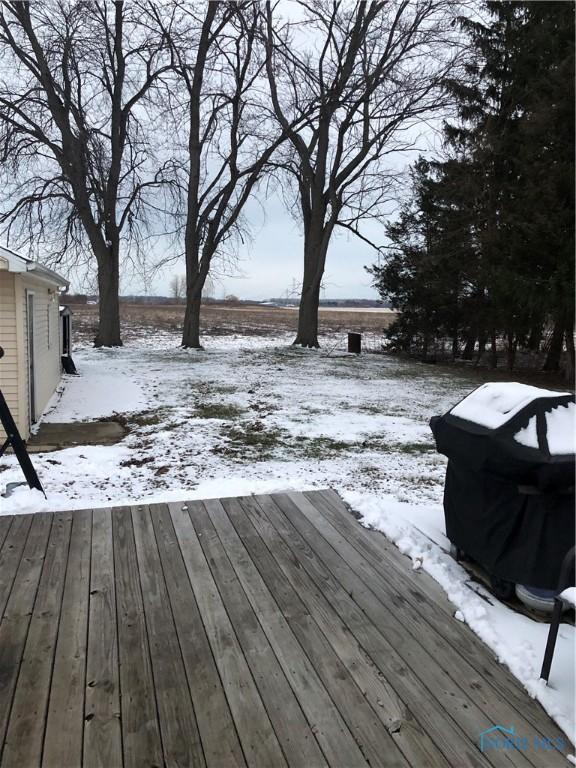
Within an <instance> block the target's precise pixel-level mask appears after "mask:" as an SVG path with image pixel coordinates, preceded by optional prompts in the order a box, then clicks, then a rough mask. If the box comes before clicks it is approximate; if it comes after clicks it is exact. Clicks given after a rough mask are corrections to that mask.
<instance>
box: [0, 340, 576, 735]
mask: <svg viewBox="0 0 576 768" xmlns="http://www.w3.org/2000/svg"><path fill="white" fill-rule="evenodd" d="M290 340H291V337H289V336H285V337H277V338H260V337H249V338H246V337H234V336H226V337H223V336H219V337H212V338H208V339H206V343H207V349H206V351H191V350H182V349H179V348H178V346H177V344H178V337H177V335H176V334H175V333H174V334H172V333H168V332H158V333H156V334H151V335H149V336H147V337H146V338H141V339H139V340H136V341H134V342H132V343H131V344H130V345H129V346H127V347H124V348H120V349H100V350H95V349H92V348H89V347H84V348H82V349H80V350H77V351H76V352H75V354H74V358H75V362H76V365H77V367H78V369H79V371H80V373H81V376H79V377H66V379H65V381H64V384H63V386H62V387H61V391H60V392H59V393H58V394H57V395H56V396H55V398H54V399H53V401H52V403H51V405H50V407H49V409H48V411H47V413H46V415H45V416H44V419H45V420H46V421H53V422H67V421H83V420H89V419H97V418H109V417H113V416H114V415H115V414H118V415H119V417H120V418H121V420H122V421H123V422H124V423H125V424H126V427H127V428H128V434H127V436H126V438H125V439H124V440H123V441H122V442H120V443H118V444H117V445H114V446H94V447H88V446H84V447H82V446H79V447H75V448H69V449H66V450H61V451H55V452H52V453H46V454H38V455H35V456H34V457H33V461H34V464H35V466H36V468H37V471H38V474H39V475H40V478H41V480H42V483H43V485H44V487H45V489H46V492H47V495H48V500H44V498H43V496H42V495H41V494H40V493H38V492H37V491H29V490H27V489H19V490H18V491H17V492H15V493H14V495H13V496H11V497H10V498H9V499H0V512H1V513H2V514H14V513H23V512H30V511H42V510H50V511H55V510H59V509H74V508H76V509H78V508H86V507H96V506H106V505H111V504H127V503H136V502H152V501H161V500H162V501H165V500H180V499H192V498H208V497H216V496H235V495H240V494H248V493H268V492H272V491H281V490H288V489H290V490H302V489H312V488H326V487H331V488H334V489H336V490H337V491H339V492H340V493H341V495H342V496H343V497H344V499H345V500H346V501H347V502H348V503H349V504H350V505H351V506H352V507H353V508H354V509H355V510H356V511H358V512H359V513H360V514H361V515H362V516H363V517H362V520H363V522H364V524H365V525H368V526H371V527H374V528H376V529H378V530H381V531H383V532H384V533H385V534H386V535H387V536H388V537H389V538H391V539H392V540H393V541H395V542H396V544H397V545H398V547H399V548H400V550H401V551H402V552H404V553H406V554H407V555H409V556H410V557H411V558H412V559H413V561H414V564H415V567H422V568H424V569H425V570H426V571H428V572H429V573H430V574H431V575H432V576H433V577H434V578H435V579H437V580H438V581H439V582H440V584H442V586H443V587H444V588H445V590H446V592H447V593H448V596H449V598H450V599H451V600H452V602H453V603H454V605H455V614H456V619H455V620H457V619H459V620H461V621H465V622H466V623H468V624H469V625H470V626H471V627H472V629H473V630H474V631H475V632H476V633H477V634H478V635H479V636H480V637H481V638H482V639H483V640H484V642H486V643H487V644H488V645H489V646H490V647H491V648H492V649H493V650H494V652H495V653H496V654H497V656H498V658H499V659H500V660H501V661H503V662H504V663H506V664H507V665H508V666H509V667H510V669H511V670H512V672H513V673H514V674H515V675H516V676H517V677H518V678H519V679H520V680H521V681H522V682H523V683H524V685H525V687H526V688H527V690H528V691H529V692H530V694H531V695H533V696H535V697H537V698H538V699H539V700H540V701H541V702H542V704H543V705H544V707H545V708H546V709H547V711H548V712H549V713H550V714H551V716H552V717H554V719H555V720H556V721H557V722H558V723H559V725H560V726H561V727H562V728H563V729H564V731H565V732H566V733H567V734H568V735H569V736H570V737H571V738H572V739H573V733H574V640H575V632H574V627H572V626H569V625H562V627H561V629H560V636H559V639H558V645H557V649H556V655H555V658H554V663H553V666H552V674H551V677H550V684H549V685H548V686H544V685H542V684H541V683H540V681H539V680H538V675H539V671H540V665H541V662H542V656H543V652H544V646H545V643H546V636H547V630H548V626H547V625H546V624H542V623H539V622H537V621H533V620H531V619H529V618H527V617H525V616H522V615H519V614H517V613H515V612H513V611H511V610H510V609H508V608H507V607H505V606H503V605H502V604H500V603H498V602H497V601H496V600H495V599H494V598H493V597H492V596H490V595H489V594H488V593H487V592H486V591H485V590H484V589H483V588H482V587H480V586H479V585H478V584H476V583H474V582H471V581H470V579H469V577H468V575H467V574H466V572H465V571H464V570H463V569H462V568H461V567H460V566H459V565H457V564H456V563H455V562H454V561H453V560H452V559H451V558H450V557H449V555H448V554H447V549H448V541H447V539H446V537H445V534H444V519H443V512H442V490H443V480H444V471H445V459H444V458H443V457H442V456H439V455H438V454H436V452H435V451H434V443H433V439H432V435H431V433H430V429H429V427H428V421H429V419H430V416H432V415H434V414H441V413H444V412H445V411H446V410H448V408H449V407H450V406H451V405H453V404H454V403H455V402H457V401H458V400H460V399H461V398H462V397H463V396H464V395H465V394H466V393H467V392H469V391H470V390H471V389H473V388H474V387H475V386H477V385H478V384H479V383H481V382H479V381H478V380H477V379H474V378H472V377H468V378H467V377H466V376H465V375H453V374H451V373H450V374H448V373H446V372H444V371H439V370H435V369H434V368H432V367H430V366H426V365H421V364H418V363H414V362H407V361H402V360H398V359H395V358H393V357H388V356H381V355H363V356H361V357H359V358H358V357H356V356H352V355H348V354H346V353H344V352H343V349H344V343H343V338H329V339H326V340H325V341H324V345H323V348H322V349H321V350H317V351H303V350H298V349H294V348H292V347H290V346H289V342H290ZM20 479H21V476H20V470H19V468H18V466H17V464H16V463H15V459H14V458H13V457H6V456H5V457H3V458H2V459H1V460H0V487H3V486H5V485H6V483H8V482H11V481H19V480H20Z"/></svg>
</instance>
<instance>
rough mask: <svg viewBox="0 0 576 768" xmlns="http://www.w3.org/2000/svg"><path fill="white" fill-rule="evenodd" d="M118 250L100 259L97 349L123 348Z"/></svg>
mask: <svg viewBox="0 0 576 768" xmlns="http://www.w3.org/2000/svg"><path fill="white" fill-rule="evenodd" d="M119 287H120V268H119V258H118V248H114V247H113V246H111V247H110V248H109V249H108V250H107V252H106V253H105V254H104V255H103V256H102V255H101V257H100V258H99V259H98V333H97V334H96V338H95V339H94V346H95V347H121V346H122V339H121V336H120V298H119Z"/></svg>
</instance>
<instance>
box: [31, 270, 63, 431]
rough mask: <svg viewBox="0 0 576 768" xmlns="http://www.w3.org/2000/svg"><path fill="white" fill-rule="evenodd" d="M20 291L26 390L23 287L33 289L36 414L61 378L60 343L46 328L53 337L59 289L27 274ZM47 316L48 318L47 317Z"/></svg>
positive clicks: (48, 398)
mask: <svg viewBox="0 0 576 768" xmlns="http://www.w3.org/2000/svg"><path fill="white" fill-rule="evenodd" d="M21 285H22V291H23V293H24V296H23V301H24V313H23V318H22V320H23V324H24V339H25V340H26V343H25V344H24V350H25V356H24V359H25V366H24V368H25V377H26V378H25V386H26V389H25V391H26V392H28V391H29V387H28V373H29V370H30V369H29V365H28V343H27V338H28V316H27V302H26V297H25V294H26V291H31V292H33V293H34V368H35V391H36V403H35V405H36V409H35V410H36V418H39V417H40V415H41V414H42V412H43V411H44V409H45V408H46V406H47V404H48V401H49V400H50V398H51V397H52V395H53V394H54V391H55V389H56V387H57V386H58V383H59V382H60V373H61V367H60V344H59V343H55V342H54V338H52V339H50V342H51V343H50V345H49V343H48V342H49V331H51V334H52V337H54V329H57V328H58V324H59V317H60V309H59V300H58V291H57V289H56V288H55V287H49V286H47V285H46V284H45V283H43V282H40V281H37V280H34V279H32V278H31V277H29V276H28V275H26V276H25V277H24V276H23V277H22V280H21ZM48 318H50V319H48Z"/></svg>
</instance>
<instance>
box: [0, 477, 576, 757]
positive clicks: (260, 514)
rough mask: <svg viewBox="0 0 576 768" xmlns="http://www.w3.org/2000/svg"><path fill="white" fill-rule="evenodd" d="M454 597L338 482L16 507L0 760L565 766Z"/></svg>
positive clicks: (544, 721)
mask: <svg viewBox="0 0 576 768" xmlns="http://www.w3.org/2000/svg"><path fill="white" fill-rule="evenodd" d="M453 610H454V609H453V607H452V606H450V604H449V603H448V601H447V600H446V598H445V595H444V593H443V592H442V591H441V590H440V588H439V586H438V585H437V584H436V583H435V582H433V581H432V580H431V579H430V578H429V577H428V576H427V575H426V574H423V573H414V571H413V570H412V568H411V567H410V563H409V561H408V560H407V559H406V558H404V557H403V556H402V555H401V554H400V553H399V552H398V551H397V550H396V549H395V548H394V547H393V545H391V544H390V543H389V542H387V540H386V539H384V538H383V537H382V536H380V535H378V534H375V533H371V532H369V531H367V530H366V529H364V528H362V527H361V526H360V525H359V524H358V523H357V522H356V521H355V520H354V519H353V517H352V516H351V515H350V514H349V513H348V512H347V510H346V508H345V506H344V504H343V502H342V500H341V499H340V497H338V496H337V495H336V494H334V493H333V492H331V491H325V492H324V491H322V492H309V493H306V494H301V493H289V494H274V495H272V496H260V497H245V498H240V499H221V500H210V501H205V502H198V501H196V502H189V503H184V504H169V505H152V506H150V507H148V506H139V507H132V508H131V507H124V508H118V509H113V510H94V511H90V510H88V511H83V512H76V513H70V512H64V513H58V514H55V515H50V514H40V515H35V516H31V515H25V516H17V517H4V518H1V517H0V768H1V767H2V766H12V765H14V766H26V768H28V766H40V765H42V766H46V768H57V766H58V768H60V766H62V767H64V766H74V768H76V766H78V768H80V766H82V768H86V767H88V768H97V767H100V766H102V767H104V766H106V768H129V767H130V766H134V768H136V766H138V767H140V766H149V767H150V768H152V766H157V767H158V768H159V766H172V765H174V766H182V767H183V768H184V766H186V767H188V766H200V767H203V766H206V767H207V768H255V767H256V766H262V767H263V768H264V767H265V768H276V767H277V766H278V768H282V767H283V766H290V768H327V766H330V768H360V766H366V765H367V764H370V765H372V766H383V768H392V766H401V767H402V768H405V767H407V766H414V768H419V767H420V766H423V767H424V766H429V767H430V768H437V767H438V768H442V767H444V766H446V767H447V766H474V767H475V768H490V766H494V767H495V768H512V766H518V768H532V766H540V765H542V764H544V763H543V762H542V761H543V760H544V761H545V764H546V766H550V768H553V767H554V766H556V765H558V766H560V765H565V764H566V762H565V757H564V755H563V754H562V753H561V752H560V751H555V750H546V751H545V752H544V750H541V751H540V753H536V752H534V751H530V750H524V751H519V750H510V749H502V750H491V751H490V752H488V753H482V752H481V751H480V748H479V736H480V732H481V731H482V730H484V729H485V728H486V727H490V726H492V725H499V724H503V725H505V726H510V725H513V726H514V727H515V728H516V729H517V732H518V733H519V734H521V735H528V736H529V737H530V739H537V740H538V741H539V742H540V743H542V741H543V739H551V740H554V739H564V743H565V746H566V749H565V750H564V754H565V753H566V752H568V751H572V750H571V747H570V745H569V742H568V740H567V739H566V738H565V737H564V736H563V734H562V733H561V732H560V731H559V729H558V728H557V727H556V726H555V724H554V723H553V722H552V721H551V720H550V719H549V718H548V717H547V716H546V714H545V713H544V711H543V710H542V708H541V707H540V706H539V705H538V704H536V703H535V702H534V701H532V700H530V699H529V697H528V696H527V694H525V693H524V691H523V690H522V688H521V686H520V685H519V684H518V683H517V681H516V680H515V679H514V678H512V676H511V675H510V673H509V672H507V671H506V670H505V669H504V668H502V667H501V666H500V665H499V664H498V663H497V662H496V660H495V659H494V658H493V656H492V655H491V654H490V652H489V651H488V649H486V648H485V647H484V646H483V645H482V644H481V643H480V641H479V640H478V639H477V638H476V637H475V636H474V635H473V634H472V633H471V632H470V631H469V629H468V628H467V627H463V626H462V625H461V624H460V623H459V622H457V621H455V620H454V619H453V617H452V613H453Z"/></svg>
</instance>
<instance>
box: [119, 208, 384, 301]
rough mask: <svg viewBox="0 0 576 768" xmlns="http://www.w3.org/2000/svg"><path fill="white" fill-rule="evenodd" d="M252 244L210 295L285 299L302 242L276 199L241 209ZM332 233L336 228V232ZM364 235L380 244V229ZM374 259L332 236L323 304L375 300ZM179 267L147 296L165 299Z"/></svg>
mask: <svg viewBox="0 0 576 768" xmlns="http://www.w3.org/2000/svg"><path fill="white" fill-rule="evenodd" d="M245 214H246V218H248V219H249V221H250V225H251V230H252V240H251V241H248V242H247V243H246V245H245V246H241V247H240V249H239V254H240V259H239V262H238V264H237V266H236V269H230V268H229V269H228V270H227V271H228V275H223V276H221V277H217V279H216V291H215V295H216V297H217V298H220V297H221V296H222V295H223V294H231V293H232V294H235V295H237V296H239V297H240V298H243V299H264V300H265V299H269V298H272V297H277V296H283V295H286V291H289V290H291V289H292V286H293V281H296V283H297V284H298V283H299V282H300V280H301V274H302V259H303V238H302V236H301V233H300V225H299V224H298V222H296V221H295V220H294V219H293V218H292V217H291V216H290V214H289V213H288V212H287V211H286V210H285V207H284V204H283V202H282V201H281V200H280V199H279V198H278V196H277V195H272V196H270V197H269V198H268V199H266V201H265V212H264V211H263V210H262V204H258V203H256V202H254V203H251V204H249V205H248V206H247V208H246V211H245ZM337 229H338V228H337ZM362 231H363V232H364V233H365V234H366V235H369V236H371V237H373V238H374V240H375V241H377V242H379V243H382V242H384V241H385V238H384V227H383V223H382V224H380V225H379V224H377V223H371V224H370V225H365V226H364V227H363V230H362ZM377 256H378V254H377V253H376V251H375V250H374V249H373V248H371V247H370V246H369V245H367V244H366V243H363V242H362V241H361V240H360V239H359V238H357V237H356V236H355V235H353V234H352V233H348V232H346V231H345V230H343V229H340V230H339V231H337V232H336V233H335V234H334V236H333V238H332V241H331V243H330V249H329V252H328V259H327V265H326V272H325V276H324V283H325V291H324V293H325V296H326V298H365V299H377V298H378V294H377V292H376V291H375V290H374V288H372V287H371V285H370V275H368V274H367V273H366V271H365V270H364V266H369V265H371V264H373V263H374V262H375V261H376V258H377ZM184 271H185V270H184V262H183V260H182V261H179V262H176V263H174V264H171V265H170V267H168V268H167V269H166V270H164V272H163V273H162V274H161V275H159V276H158V277H157V278H156V279H155V280H154V281H153V284H152V287H151V289H150V293H152V294H167V293H169V283H170V278H171V277H172V276H173V275H180V274H181V275H183V274H184ZM131 283H132V285H130V286H129V285H126V286H124V287H123V293H130V292H132V290H133V289H134V290H136V289H137V283H136V281H131Z"/></svg>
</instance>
